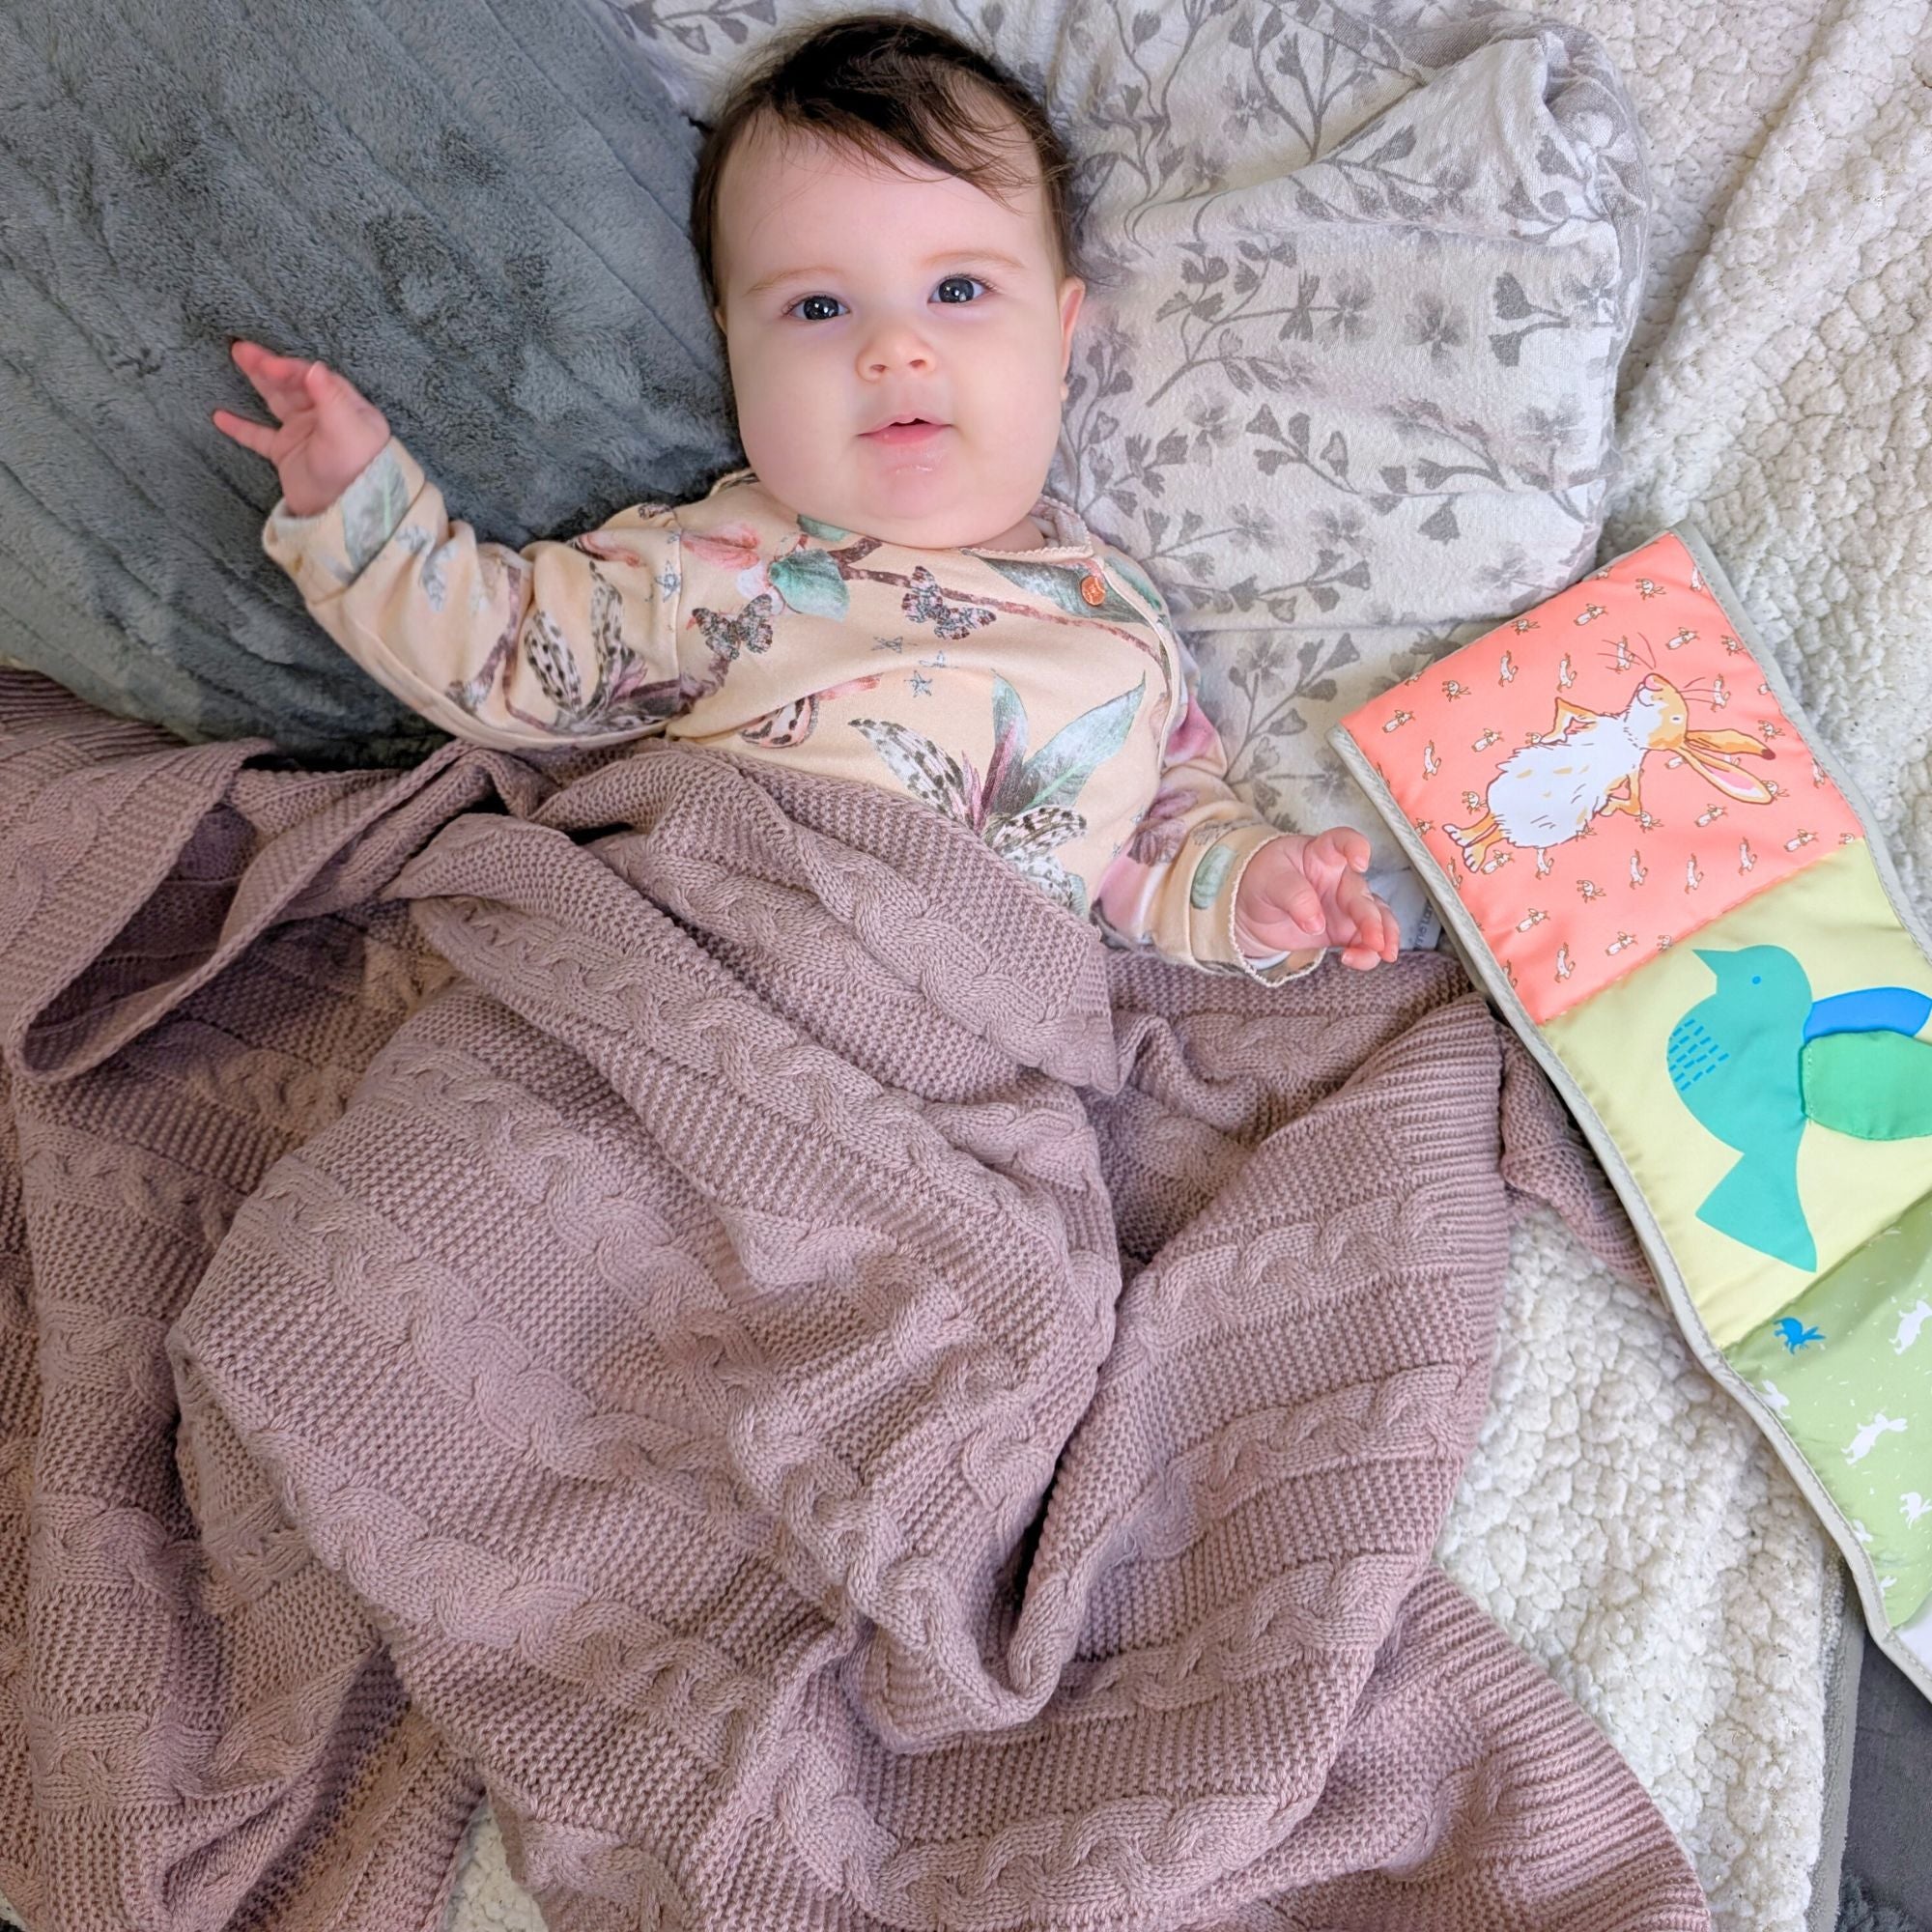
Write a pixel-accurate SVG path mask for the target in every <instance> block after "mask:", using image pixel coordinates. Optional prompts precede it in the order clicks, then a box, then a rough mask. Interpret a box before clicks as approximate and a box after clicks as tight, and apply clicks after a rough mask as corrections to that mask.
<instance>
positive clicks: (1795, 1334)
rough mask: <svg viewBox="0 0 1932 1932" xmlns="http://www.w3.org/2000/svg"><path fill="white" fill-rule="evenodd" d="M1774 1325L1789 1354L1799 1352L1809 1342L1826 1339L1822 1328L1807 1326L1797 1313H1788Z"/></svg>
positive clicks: (1785, 1350)
mask: <svg viewBox="0 0 1932 1932" xmlns="http://www.w3.org/2000/svg"><path fill="white" fill-rule="evenodd" d="M1772 1325H1773V1326H1774V1327H1776V1330H1777V1333H1778V1336H1779V1338H1780V1339H1781V1340H1782V1342H1783V1343H1784V1352H1785V1353H1786V1354H1787V1355H1795V1354H1797V1352H1798V1351H1799V1350H1800V1349H1802V1348H1804V1345H1805V1343H1807V1342H1822V1341H1823V1340H1824V1339H1825V1336H1824V1332H1823V1331H1822V1330H1821V1329H1817V1328H1807V1327H1805V1325H1804V1322H1802V1321H1799V1319H1798V1318H1797V1316H1795V1315H1787V1316H1785V1317H1784V1318H1783V1319H1782V1320H1781V1321H1776V1322H1774V1323H1773V1324H1772Z"/></svg>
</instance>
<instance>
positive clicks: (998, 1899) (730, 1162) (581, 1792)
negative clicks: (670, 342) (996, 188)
mask: <svg viewBox="0 0 1932 1932" xmlns="http://www.w3.org/2000/svg"><path fill="white" fill-rule="evenodd" d="M266 753H267V748H266V747H264V746H263V745H261V744H260V743H259V742H252V743H248V744H242V745H216V746H202V747H193V748H189V747H183V746H181V745H179V744H177V743H176V742H175V741H173V740H171V739H168V738H166V737H164V736H163V735H162V734H160V733H158V732H156V731H155V730H153V729H151V728H150V727H147V726H144V725H129V724H124V723H119V722H116V721H113V720H110V719H107V718H105V717H104V716H102V715H101V714H99V713H98V712H94V711H92V710H90V709H88V708H86V707H84V706H82V705H81V704H79V702H78V701H77V700H75V699H72V698H71V697H69V696H67V695H66V694H65V693H63V692H61V691H59V690H58V688H57V687H55V686H52V685H49V684H47V683H45V682H43V680H40V679H38V678H34V677H31V676H28V675H26V674H23V673H15V672H0V1051H4V1058H5V1068H6V1101H7V1104H6V1106H5V1107H4V1108H3V1109H0V1136H4V1142H5V1145H4V1148H0V1153H4V1160H3V1161H0V1189H4V1193H0V1249H4V1254H0V1459H4V1462H3V1463H0V1466H4V1470H5V1482H4V1486H0V1891H4V1892H5V1893H6V1894H7V1895H8V1896H9V1897H10V1898H11V1899H12V1900H13V1902H14V1905H15V1906H16V1907H17V1908H18V1909H19V1910H20V1911H21V1912H22V1913H23V1915H24V1916H25V1918H26V1919H27V1922H28V1924H29V1926H30V1927H31V1928H32V1932H108V1928H114V1927H122V1926H128V1927H132V1926H140V1927H143V1928H148V1932H189V1928H193V1932H217V1928H224V1927H236V1928H241V1927H249V1928H255V1927H261V1928H269V1927H273V1928H277V1932H285V1929H287V1932H293V1928H304V1929H305V1932H324V1928H329V1932H415V1928H421V1929H422V1932H430V1928H433V1927H435V1926H437V1925H438V1924H439V1923H440V1915H441V1908H442V1905H443V1901H444V1899H445V1896H446V1893H447V1889H448V1887H449V1884H450V1881H451V1879H452V1876H453V1857H454V1855H455V1853H456V1851H457V1849H458V1844H459V1840H460V1838H461V1836H462V1834H463V1832H464V1829H465V1826H466V1824H467V1822H468V1820H469V1816H470V1814H471V1812H472V1810H473V1808H474V1807H475V1805H476V1804H477V1802H478V1800H479V1798H480V1797H481V1796H482V1795H483V1794H484V1793H485V1792H487V1793H488V1795H489V1797H490V1799H491V1801H492V1803H493V1806H494V1809H495V1811H496V1815H497V1821H498V1823H499V1825H500V1827H501V1830H502V1832H503V1835H504V1838H505V1841H506V1845H507V1848H508V1852H509V1856H510V1860H511V1869H512V1871H513V1872H514V1874H515V1875H516V1877H517V1878H518V1879H519V1880H520V1881H521V1882H522V1883H523V1884H524V1885H525V1886H526V1888H527V1889H529V1890H530V1891H531V1892H532V1893H533V1894H534V1895H535V1897H536V1898H537V1900H538V1902H539V1904H540V1905H541V1906H542V1908H543V1910H544V1912H545V1916H546V1918H547V1921H548V1923H549V1924H550V1926H551V1927H552V1928H553V1932H616V1928H619V1927H622V1928H626V1932H630V1928H638V1927H664V1928H680V1929H681V1928H721V1929H722V1932H739V1928H746V1929H747V1932H751V1928H759V1929H760V1932H762V1929H763V1928H772V1932H790V1928H806V1927H810V1928H813V1932H844V1929H845V1928H851V1932H858V1928H862V1927H863V1928H879V1927H888V1926H890V1927H956V1928H975V1929H976V1932H978V1929H979V1928H984V1932H994V1928H1009V1927H1040V1928H1074V1927H1080V1928H1121V1932H1155V1928H1180V1927H1195V1928H1235V1927H1240V1928H1244V1932H1260V1928H1263V1927H1269V1928H1280V1929H1281V1932H1289V1928H1302V1932H1341V1928H1350V1932H1368V1928H1377V1932H1381V1929H1382V1928H1394V1927H1397V1926H1400V1927H1402V1928H1404V1932H1438V1928H1439V1932H1452V1929H1453V1932H1509V1928H1519V1927H1522V1928H1529V1927H1534V1928H1559V1927H1560V1928H1566V1929H1568V1932H1638V1929H1639V1928H1645V1929H1646V1932H1648V1928H1656V1929H1657V1932H1695V1928H1704V1927H1706V1926H1707V1925H1708V1923H1709V1920H1708V1917H1707V1913H1706V1909H1705V1906H1704V1903H1703V1899H1702V1896H1701V1894H1700V1892H1699V1889H1698V1887H1697V1884H1696V1881H1695V1879H1694V1877H1693V1875H1692V1873H1691V1870H1690V1865H1689V1863H1688V1862H1687V1861H1686V1859H1685V1858H1684V1856H1683V1854H1682V1853H1681V1851H1680V1849H1679V1848H1678V1846H1677V1845H1676V1844H1675V1842H1674V1841H1673V1839H1672V1838H1671V1836H1670V1833H1669V1832H1668V1830H1667V1829H1666V1827H1665V1826H1664V1824H1663V1822H1662V1818H1661V1817H1660V1815H1659V1814H1658V1812H1657V1810H1656V1809H1655V1807H1654V1806H1653V1805H1652V1804H1651V1803H1650V1801H1649V1800H1648V1799H1647V1798H1646V1797H1645V1795H1644V1794H1643V1792H1642V1790H1641V1789H1640V1787H1639V1786H1638V1785H1637V1783H1636V1781H1635V1780H1634V1777H1633V1776H1632V1775H1631V1773H1630V1771H1629V1769H1628V1768H1627V1767H1626V1766H1625V1764H1624V1763H1623V1762H1622V1761H1621V1760H1620V1759H1619V1758H1618V1757H1617V1756H1616V1754H1615V1753H1614V1752H1613V1751H1612V1749H1611V1748H1610V1747H1609V1746H1608V1744H1607V1743H1606V1742H1605V1739H1604V1738H1603V1737H1602V1736H1601V1735H1600V1734H1599V1733H1598V1732H1597V1731H1596V1730H1595V1729H1594V1727H1593V1726H1592V1725H1591V1724H1590V1723H1589V1721H1588V1720H1587V1719H1585V1718H1584V1717H1583V1716H1582V1715H1581V1714H1580V1713H1579V1712H1578V1711H1577V1709H1576V1708H1575V1707H1574V1706H1573V1705H1572V1704H1571V1703H1570V1702H1569V1701H1568V1700H1567V1699H1566V1698H1565V1697H1564V1695H1563V1694H1562V1693H1561V1692H1560V1691H1559V1690H1557V1689H1556V1688H1555V1687H1554V1686H1553V1685H1552V1684H1551V1683H1550V1681H1549V1680H1548V1678H1547V1677H1546V1676H1545V1675H1544V1674H1543V1673H1542V1672H1541V1671H1540V1670H1539V1669H1538V1668H1537V1667H1536V1666H1535V1665H1534V1664H1532V1663H1531V1662H1528V1661H1527V1660H1526V1659H1524V1658H1523V1657H1522V1656H1521V1655H1520V1653H1518V1652H1517V1651H1516V1650H1515V1649H1514V1648H1513V1647H1512V1646H1511V1645H1510V1643H1509V1642H1508V1641H1507V1640H1506V1639H1505V1638H1504V1637H1503V1636H1502V1635H1501V1634H1500V1633H1499V1632H1498V1631H1497V1630H1496V1629H1495V1628H1494V1627H1493V1625H1492V1624H1491V1623H1490V1622H1489V1621H1488V1620H1487V1619H1486V1617H1485V1616H1484V1615H1483V1614H1482V1613H1481V1612H1480V1611H1479V1610H1478V1609H1477V1608H1476V1607H1475V1606H1474V1605H1472V1604H1471V1603H1470V1602H1469V1601H1468V1600H1467V1599H1466V1598H1465V1597H1464V1596H1463V1595H1462V1594H1461V1593H1460V1592H1459V1591H1458V1589H1457V1588H1456V1587H1455V1586H1454V1585H1453V1584H1451V1583H1450V1582H1449V1581H1448V1580H1447V1578H1446V1577H1444V1576H1443V1575H1442V1574H1441V1572H1440V1571H1439V1570H1438V1569H1436V1568H1435V1566H1434V1565H1433V1563H1432V1561H1431V1555H1430V1552H1431V1548H1432V1546H1433V1544H1434V1542H1435V1537H1436V1533H1437V1530H1438V1528H1439V1526H1440V1524H1441V1522H1442V1519H1443V1516H1444V1513H1445V1511H1446V1510H1447V1508H1448V1505H1449V1503H1450V1500H1451V1497H1452V1495H1453V1493H1454V1492H1455V1489H1456V1486H1457V1482H1458V1479H1459V1476H1460V1474H1461V1471H1462V1469H1463V1463H1464V1461H1465V1459H1466V1457H1467V1456H1468V1454H1469V1451H1470V1448H1471V1445H1472V1443H1473V1440H1474V1437H1475V1435H1476V1431H1477V1428H1478V1424H1479V1422H1480V1419H1481V1417H1482V1414H1483V1411H1484V1407H1485V1403H1486V1399H1487V1394H1488V1387H1489V1374H1490V1362H1491V1350H1492V1336H1493V1330H1494V1322H1495V1317H1496V1309H1497V1303H1498V1296H1499V1291H1500V1286H1501V1282H1502V1277H1503V1269H1504V1261H1505V1252H1506V1234H1507V1223H1508V1219H1509V1215H1510V1211H1511V1205H1512V1201H1513V1199H1514V1198H1516V1197H1517V1195H1518V1194H1519V1193H1520V1192H1521V1191H1524V1190H1527V1191H1529V1192H1533V1193H1535V1194H1538V1195H1541V1196H1542V1197H1544V1198H1547V1199H1551V1200H1555V1201H1557V1202H1558V1203H1559V1204H1560V1205H1562V1206H1563V1207H1564V1208H1566V1209H1567V1210H1568V1211H1570V1212H1571V1213H1572V1215H1573V1217H1574V1218H1575V1219H1576V1220H1577V1224H1578V1225H1579V1226H1580V1227H1582V1228H1584V1230H1585V1232H1586V1234H1587V1235H1588V1236H1589V1237H1590V1238H1592V1239H1594V1240H1596V1241H1597V1242H1598V1243H1599V1244H1600V1245H1601V1246H1603V1247H1604V1248H1605V1251H1606V1252H1609V1251H1616V1252H1619V1253H1620V1254H1621V1255H1622V1258H1623V1259H1625V1260H1626V1261H1628V1259H1629V1257H1630V1253H1631V1250H1630V1247H1629V1239H1630V1237H1629V1236H1628V1231H1627V1230H1625V1229H1623V1228H1622V1227H1621V1224H1620V1219H1619V1217H1618V1216H1617V1214H1616V1212H1615V1210H1614V1208H1613V1207H1612V1206H1611V1205H1610V1202H1609V1197H1608V1196H1607V1194H1606V1192H1605V1191H1604V1190H1603V1189H1602V1187H1601V1185H1600V1184H1598V1185H1596V1186H1595V1187H1594V1188H1593V1185H1592V1183H1591V1181H1590V1179H1589V1171H1588V1167H1587V1163H1586V1161H1585V1160H1584V1158H1583V1155H1582V1152H1581V1150H1580V1146H1579V1144H1578V1143H1577V1141H1576V1139H1575V1136H1574V1135H1573V1134H1571V1133H1569V1131H1568V1129H1567V1127H1566V1125H1565V1123H1564V1122H1563V1121H1562V1118H1561V1116H1560V1114H1559V1113H1558V1112H1557V1110H1556V1109H1555V1108H1554V1106H1553V1104H1552V1103H1551V1102H1550V1101H1549V1100H1548V1096H1547V1095H1546V1094H1544V1092H1543V1090H1542V1089H1541V1087H1540V1084H1539V1083H1540V1075H1537V1074H1536V1073H1535V1070H1534V1068H1533V1067H1530V1066H1529V1065H1528V1064H1527V1062H1526V1060H1525V1059H1524V1058H1522V1057H1521V1056H1520V1054H1512V1052H1511V1051H1510V1049H1509V1047H1508V1046H1506V1045H1505V1044H1504V1039H1505V1036H1503V1035H1501V1034H1500V1032H1499V1029H1498V1027H1497V1025H1496V1023H1495V1022H1494V1021H1493V1019H1492V1017H1491V1015H1490V1013H1489V1012H1488V1010H1487V1009H1486V1008H1485V1006H1484V1005H1483V1003H1482V1002H1481V1001H1480V999H1478V998H1477V997H1475V996H1474V995H1473V994H1472V993H1471V992H1470V990H1469V989H1468V986H1467V984H1466V982H1465V981H1464V980H1463V978H1462V977H1461V975H1460V973H1459V971H1458V969H1457V968H1456V967H1455V965H1454V964H1453V963H1452V962H1450V961H1448V960H1446V959H1444V958H1441V957H1438V956H1436V955H1433V954H1430V955H1413V956H1405V957H1404V958H1403V959H1401V960H1400V961H1399V962H1398V963H1397V964H1396V965H1395V966H1394V967H1392V968H1384V969H1380V970H1378V971H1376V972H1374V973H1372V974H1367V975H1357V974H1351V973H1347V972H1344V971H1342V970H1341V969H1339V968H1324V969H1323V970H1322V971H1321V972H1320V973H1319V974H1316V975H1314V976H1312V977H1310V978H1308V979H1306V980H1300V981H1297V982H1295V983H1293V984H1291V985H1289V986H1287V987H1281V988H1273V989H1270V988H1265V987H1262V986H1259V985H1255V984H1251V983H1249V982H1247V981H1245V980H1233V979H1226V978H1210V977H1208V976H1206V975H1203V974H1199V973H1191V972H1188V971H1186V970H1185V969H1182V968H1179V967H1172V966H1168V965H1166V964H1164V963H1162V962H1160V961H1158V960H1154V959H1151V958H1147V957H1128V956H1125V955H1122V954H1118V953H1112V952H1108V951H1107V950H1106V949H1104V948H1103V947H1102V946H1101V944H1100V943H1099V940H1098V937H1097V934H1095V933H1094V930H1093V928H1091V927H1090V926H1089V925H1087V924H1086V923H1083V922H1081V921H1079V920H1076V919H1075V918H1073V917H1072V916H1071V915H1069V914H1066V913H1065V912H1063V911H1061V910H1060V909H1058V908H1057V907H1055V906H1054V905H1052V904H1051V903H1050V902H1049V901H1048V900H1047V899H1046V898H1045V897H1044V895H1040V894H1039V893H1037V891H1036V890H1035V889H1034V888H1033V887H1031V886H1030V885H1028V884H1027V883H1026V882H1025V881H1024V880H1023V879H1021V878H1020V877H1019V875H1018V874H1016V873H1014V872H1013V871H1011V870H1009V868H1008V867H1007V866H1006V865H1005V863H1004V862H1003V861H1001V860H1000V859H998V858H997V857H996V856H995V855H993V854H992V853H991V852H990V851H988V850H987V849H986V848H985V847H984V846H983V845H981V844H980V843H979V842H978V841H977V840H975V839H974V838H973V837H972V836H971V835H970V834H969V833H967V832H965V831H963V830H962V829H961V828H959V827H957V826H954V825H952V824H951V823H949V822H948V821H946V820H945V819H943V818H941V817H940V816H939V815H938V814H936V813H932V812H928V811H925V810H923V809H921V808H920V807H918V806H916V805H912V804H910V803H908V802H906V801H903V800H900V799H898V798H896V797H894V796H891V795H889V794H887V793H885V792H883V791H880V790H877V789H875V788H872V787H869V786H863V785H857V784H849V783H843V782H836V781H826V780H822V779H810V778H802V777H795V776H792V775H789V774H785V773H782V772H781V771H779V770H777V769H774V768H773V767H771V766H768V765H758V764H754V763H753V762H752V761H749V760H743V759H735V758H729V757H725V756H723V755H720V754H719V753H713V752H707V751H701V750H696V749H694V748H692V747H689V746H679V745H666V744H662V743H657V744H647V745H645V746H644V747H642V748H641V749H637V750H632V751H628V752H626V753H624V754H622V755H617V756H612V755H610V754H608V753H606V754H596V755H593V756H590V757H587V758H586V757H584V756H582V754H578V755H577V762H576V763H575V764H566V763H565V762H563V761H561V760H559V761H557V762H554V763H551V764H547V765H546V764H540V763H538V762H533V761H529V760H524V759H518V758H513V757H510V756H508V755H505V754H501V753H490V752H483V751H479V750H478V749H477V748H474V747H461V746H451V747H448V748H446V749H445V750H443V751H441V752H439V753H437V754H436V755H434V756H433V757H431V758H430V759H428V760H427V761H426V762H425V763H424V764H423V765H421V766H420V767H418V768H417V769H416V770H414V771H412V772H407V773H401V774H397V773H366V772H358V773H317V772H307V771H300V770H295V769H291V768H289V765H288V762H287V761H286V760H281V759H276V758H274V757H272V756H270V755H267V754H266ZM1620 1244H1621V1245H1620Z"/></svg>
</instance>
